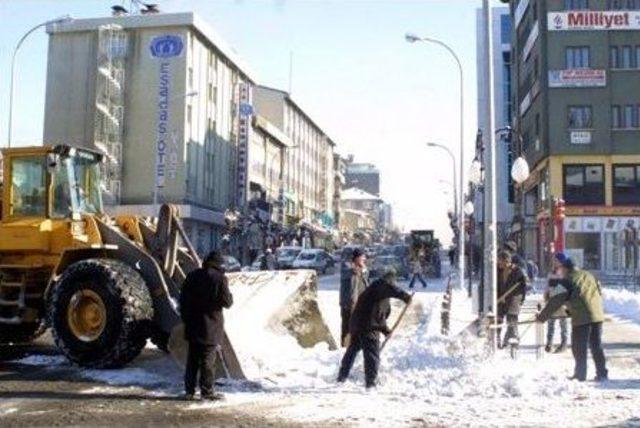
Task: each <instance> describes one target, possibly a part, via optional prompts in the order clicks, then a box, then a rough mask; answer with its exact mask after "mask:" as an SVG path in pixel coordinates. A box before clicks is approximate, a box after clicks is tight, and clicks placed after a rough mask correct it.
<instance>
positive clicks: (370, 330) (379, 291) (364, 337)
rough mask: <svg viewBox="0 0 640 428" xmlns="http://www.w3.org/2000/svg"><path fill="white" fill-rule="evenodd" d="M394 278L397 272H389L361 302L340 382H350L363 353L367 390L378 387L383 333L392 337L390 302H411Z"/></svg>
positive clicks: (361, 297)
mask: <svg viewBox="0 0 640 428" xmlns="http://www.w3.org/2000/svg"><path fill="white" fill-rule="evenodd" d="M395 275H396V274H395V271H394V270H389V271H387V272H386V273H385V274H384V275H383V276H382V278H380V279H378V280H376V281H374V282H373V283H372V284H371V285H370V286H369V287H368V288H367V289H366V290H365V291H364V292H362V294H361V295H360V297H359V298H358V301H357V302H356V306H355V309H354V310H353V314H352V315H351V322H350V325H349V335H350V341H349V346H348V347H347V350H346V352H345V354H344V356H343V357H342V362H341V364H340V373H339V374H338V382H344V381H345V380H347V377H348V376H349V372H350V371H351V368H352V367H353V363H354V361H355V358H356V356H357V354H358V352H360V351H362V354H363V356H364V375H365V381H366V386H367V388H372V387H375V386H376V378H377V376H378V366H379V364H380V333H383V334H384V335H387V336H388V335H389V334H390V333H391V330H390V329H389V327H388V326H387V318H389V314H390V313H391V305H390V303H389V299H390V298H395V299H400V300H403V301H404V302H405V303H406V304H407V305H408V304H409V302H411V295H410V294H409V293H407V292H406V291H404V290H402V289H400V288H398V287H397V286H396V285H395V284H394V282H395Z"/></svg>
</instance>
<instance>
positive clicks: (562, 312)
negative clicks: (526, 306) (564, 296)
mask: <svg viewBox="0 0 640 428" xmlns="http://www.w3.org/2000/svg"><path fill="white" fill-rule="evenodd" d="M561 268H562V265H560V262H559V261H558V260H557V259H556V258H555V257H554V259H553V266H552V270H553V273H552V274H551V277H550V278H549V280H550V281H548V284H547V289H546V290H545V292H544V295H543V296H544V302H545V304H546V303H547V302H549V300H550V298H551V295H555V294H557V292H556V286H557V285H558V281H557V279H560V278H561ZM556 324H560V345H559V346H558V347H557V348H555V349H554V348H553V336H554V334H555V331H556ZM567 324H568V323H567V309H566V307H565V305H562V306H561V307H560V309H558V310H557V311H556V312H555V313H553V314H552V315H551V318H550V319H549V321H547V344H546V345H545V347H544V350H545V351H546V352H551V351H553V352H554V353H560V352H564V351H565V350H566V349H567V343H568V340H567V339H568V331H569V330H568V326H567Z"/></svg>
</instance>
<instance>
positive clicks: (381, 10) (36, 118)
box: [0, 0, 498, 242]
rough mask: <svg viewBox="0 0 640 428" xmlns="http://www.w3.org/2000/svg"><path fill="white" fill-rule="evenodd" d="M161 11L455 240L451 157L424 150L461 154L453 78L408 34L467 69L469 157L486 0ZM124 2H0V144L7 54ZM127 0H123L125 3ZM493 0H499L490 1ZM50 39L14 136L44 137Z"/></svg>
mask: <svg viewBox="0 0 640 428" xmlns="http://www.w3.org/2000/svg"><path fill="white" fill-rule="evenodd" d="M153 1H154V2H157V3H159V4H160V8H161V9H162V10H163V11H166V12H176V11H189V10H193V11H195V12H196V13H198V14H199V15H201V16H202V17H203V18H204V19H205V20H207V21H208V22H209V23H210V24H211V25H212V27H214V28H215V29H216V31H217V32H218V33H219V34H220V35H221V36H223V37H224V38H225V39H226V40H227V41H228V43H229V44H230V45H231V46H233V47H234V48H235V49H236V51H237V52H238V53H239V54H240V55H241V56H242V57H243V58H244V59H245V60H246V61H247V62H248V63H249V64H250V66H251V68H252V69H253V70H255V71H256V73H257V75H258V78H259V79H260V83H263V84H267V85H270V86H276V87H281V88H283V89H287V88H288V75H289V55H290V52H293V80H292V87H293V91H292V92H293V97H294V98H295V99H296V100H297V101H298V102H299V103H300V104H301V105H302V106H303V107H304V108H305V109H306V110H307V111H308V112H309V113H310V114H311V115H312V116H313V117H314V119H316V121H317V122H318V123H319V124H320V125H321V126H323V127H324V128H325V129H326V131H327V132H328V133H329V135H330V136H331V137H332V138H333V139H334V140H335V141H336V142H337V143H338V146H339V151H340V152H341V153H342V154H348V153H353V154H354V155H355V156H356V158H357V159H358V160H360V161H367V162H373V163H376V164H377V165H379V167H380V169H381V171H382V196H383V197H384V198H386V199H388V200H389V201H390V202H391V203H392V204H393V205H394V209H395V212H394V214H395V217H396V219H397V220H398V221H399V222H400V223H401V224H402V225H404V226H405V227H407V228H415V227H423V228H435V229H436V230H437V233H438V235H439V236H440V237H441V238H443V239H444V240H445V241H446V242H448V241H449V239H450V236H451V235H450V231H449V229H448V226H447V222H448V221H447V219H446V210H447V207H448V206H450V205H451V196H450V195H445V194H443V190H445V189H446V187H447V186H446V185H445V184H442V183H440V180H447V181H450V180H451V175H452V173H451V162H450V161H449V160H448V158H447V157H446V155H445V154H444V153H440V152H439V151H433V149H427V148H426V147H425V146H424V142H425V141H438V142H442V143H444V144H447V145H448V146H449V147H451V148H452V149H453V150H454V151H455V152H457V151H458V141H459V139H458V120H459V119H458V117H459V116H458V105H457V103H458V91H457V87H458V86H457V85H458V83H457V75H456V72H455V68H454V64H453V62H452V60H451V59H450V58H449V57H448V56H447V54H446V52H444V51H443V50H442V49H441V48H439V47H437V46H432V45H427V44H413V45H411V44H408V43H406V42H405V41H404V34H405V33H406V32H407V31H412V32H415V33H417V34H419V35H424V36H431V37H436V38H439V39H441V40H442V41H445V42H446V43H448V44H450V45H451V46H452V47H453V49H454V50H456V51H457V52H458V55H459V56H460V57H461V60H462V62H463V67H464V72H465V92H466V94H465V95H466V101H467V102H466V103H465V104H466V105H465V115H466V120H465V127H466V132H465V134H466V140H467V141H466V143H467V148H468V150H467V153H468V154H469V155H468V156H467V163H469V161H470V159H469V158H470V156H471V153H472V150H473V149H472V148H473V142H474V138H475V133H476V122H477V120H476V55H475V43H476V41H475V10H476V8H477V7H480V6H481V1H480V0H384V1H383V0H377V1H373V0H341V1H337V0H336V1H319V0H318V1H311V0H307V1H303V0H296V1H293V0H262V1H260V0H215V1H211V0H206V1H204V0H200V1H196V0H173V1H170V0H164V1H163V0H153ZM120 3H122V0H111V1H104V0H0V22H2V26H0V141H2V142H3V144H4V142H5V141H6V132H7V128H6V127H7V106H8V102H9V98H8V87H9V70H10V58H11V56H10V55H11V52H12V50H13V47H14V45H15V43H16V42H17V40H18V39H19V38H20V36H21V35H22V34H23V33H24V32H25V31H27V30H28V29H29V28H31V27H32V26H34V25H36V24H38V23H40V22H42V21H45V20H47V19H51V18H53V17H57V16H60V15H64V14H71V15H72V16H73V17H76V18H88V17H96V16H104V15H108V14H109V8H110V6H111V5H112V4H120ZM125 3H128V0H127V1H126V2H125ZM495 5H498V2H495ZM46 58H47V36H46V34H45V33H44V31H40V32H38V33H36V34H33V35H32V36H31V37H30V38H29V39H28V40H27V42H26V43H25V45H24V46H23V48H22V50H21V51H20V54H19V68H18V70H19V73H18V74H19V80H18V82H17V85H18V86H17V100H16V104H15V105H14V114H15V116H14V117H15V121H14V132H13V139H14V141H15V142H17V143H18V144H21V145H23V144H33V143H36V144H39V143H40V142H41V140H42V127H43V114H44V112H43V110H44V94H45V86H46V85H45V80H46V79H45V74H46Z"/></svg>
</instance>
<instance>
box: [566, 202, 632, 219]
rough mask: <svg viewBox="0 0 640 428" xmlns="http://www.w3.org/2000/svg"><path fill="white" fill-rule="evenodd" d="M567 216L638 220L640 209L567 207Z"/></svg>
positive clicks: (625, 207) (628, 207)
mask: <svg viewBox="0 0 640 428" xmlns="http://www.w3.org/2000/svg"><path fill="white" fill-rule="evenodd" d="M565 213H566V215H567V216H573V217H579V216H600V217H611V216H623V217H633V218H636V219H638V218H639V217H640V207H636V206H598V207H584V206H583V207H580V206H577V207H576V206H571V205H569V206H567V207H566V208H565Z"/></svg>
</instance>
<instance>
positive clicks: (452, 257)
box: [447, 247, 456, 267]
mask: <svg viewBox="0 0 640 428" xmlns="http://www.w3.org/2000/svg"><path fill="white" fill-rule="evenodd" d="M447 255H448V256H449V265H450V266H451V267H454V266H455V265H456V249H455V248H454V247H451V248H449V251H448V253H447Z"/></svg>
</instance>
